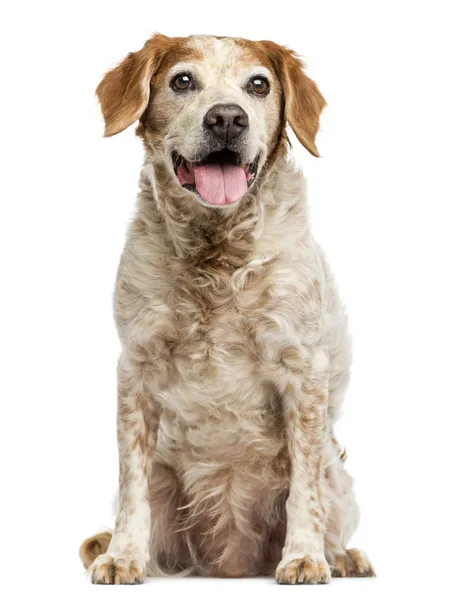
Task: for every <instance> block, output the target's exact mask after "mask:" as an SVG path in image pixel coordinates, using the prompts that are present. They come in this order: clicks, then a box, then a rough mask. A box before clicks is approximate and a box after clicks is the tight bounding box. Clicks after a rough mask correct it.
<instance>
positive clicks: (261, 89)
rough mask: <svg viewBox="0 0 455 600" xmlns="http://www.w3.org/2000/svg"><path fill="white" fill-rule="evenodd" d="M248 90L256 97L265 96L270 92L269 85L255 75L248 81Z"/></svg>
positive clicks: (266, 81)
mask: <svg viewBox="0 0 455 600" xmlns="http://www.w3.org/2000/svg"><path fill="white" fill-rule="evenodd" d="M248 89H249V91H251V92H253V93H254V94H257V95H258V96H266V95H267V94H268V93H269V91H270V83H269V82H268V80H267V79H266V78H265V77H260V76H259V75H256V76H255V77H252V78H251V79H250V82H249V84H248Z"/></svg>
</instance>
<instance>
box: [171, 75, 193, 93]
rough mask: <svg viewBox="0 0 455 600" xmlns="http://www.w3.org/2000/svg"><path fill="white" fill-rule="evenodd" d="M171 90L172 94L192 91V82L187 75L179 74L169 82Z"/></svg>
mask: <svg viewBox="0 0 455 600" xmlns="http://www.w3.org/2000/svg"><path fill="white" fill-rule="evenodd" d="M171 88H172V89H173V90H174V92H186V90H192V89H194V82H193V80H192V78H191V75H188V73H179V74H178V75H176V76H175V77H174V79H173V80H172V81H171Z"/></svg>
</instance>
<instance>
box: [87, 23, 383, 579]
mask: <svg viewBox="0 0 455 600" xmlns="http://www.w3.org/2000/svg"><path fill="white" fill-rule="evenodd" d="M97 95H98V98H99V101H100V104H101V109H102V113H103V116H104V120H105V135H106V136H112V135H116V134H117V133H119V132H121V131H122V130H124V129H126V128H127V127H129V126H130V125H132V124H133V123H135V122H136V121H139V124H138V127H137V130H136V132H137V134H138V135H139V137H140V138H141V139H142V141H143V144H144V147H145V161H144V165H143V168H142V171H141V177H140V193H139V196H138V204H137V211H136V214H135V217H134V219H133V221H132V223H131V225H130V227H129V231H128V235H127V240H126V245H125V248H124V252H123V255H122V257H121V260H120V266H119V271H118V277H117V282H116V291H115V320H116V326H117V329H118V334H119V338H120V341H121V345H122V352H121V356H120V359H119V363H118V372H117V380H118V427H117V430H118V447H119V460H120V487H119V496H118V508H117V517H116V522H115V529H114V531H113V533H109V532H104V533H101V534H99V535H96V536H94V537H92V538H90V539H88V540H86V541H85V542H84V543H83V545H82V547H81V549H80V556H81V558H82V561H83V563H84V566H85V567H86V569H88V573H89V575H90V578H91V581H92V582H93V583H95V584H132V583H142V582H143V581H144V578H145V577H146V575H155V574H190V573H193V574H198V575H205V576H216V577H242V576H243V577H244V576H254V575H266V574H272V573H275V577H276V580H277V581H278V583H281V584H299V583H307V584H319V583H328V582H329V581H330V579H331V577H332V576H338V577H345V576H373V575H374V571H373V567H372V566H371V564H370V562H369V560H368V558H367V557H366V555H365V554H364V553H363V552H361V551H360V550H356V549H347V544H348V541H349V538H350V537H351V535H352V533H353V532H354V530H355V528H356V526H357V523H358V518H359V511H358V507H357V504H356V501H355V498H354V495H353V489H352V479H351V477H350V475H349V474H348V473H347V472H346V470H345V466H344V459H345V452H344V450H343V449H342V448H341V447H340V446H339V444H338V442H337V440H336V438H335V435H334V423H335V421H336V419H337V417H338V413H339V408H340V405H341V403H342V400H343V396H344V394H345V391H346V388H347V385H348V379H349V368H350V361H351V356H350V341H349V336H348V333H347V326H346V315H345V312H344V308H343V306H342V304H341V301H340V299H339V296H338V293H337V290H336V287H335V285H334V281H333V278H332V275H331V273H330V270H329V268H328V266H327V263H326V261H325V259H324V256H323V254H322V252H321V250H320V248H319V246H318V245H317V244H316V242H315V241H314V239H313V237H312V235H311V232H310V229H309V223H308V216H307V202H306V192H305V184H304V180H303V176H302V174H301V173H300V172H299V171H298V170H297V169H296V167H295V166H294V164H293V162H292V160H291V158H290V156H289V148H290V144H289V140H288V137H287V133H286V126H287V124H289V125H290V127H291V128H292V129H293V131H294V133H295V135H296V137H297V139H298V140H299V142H301V143H302V144H303V146H304V147H305V148H306V149H307V150H308V151H309V152H310V153H311V154H312V155H314V156H319V154H318V150H317V147H316V142H315V138H316V134H317V132H318V128H319V119H320V115H321V112H322V110H323V109H324V107H325V100H324V98H323V97H322V95H321V93H320V91H319V89H318V87H317V86H316V84H315V83H314V82H313V81H312V80H311V79H310V78H309V77H308V76H307V75H306V74H305V70H304V65H303V63H302V62H301V60H300V59H299V58H298V56H297V55H296V54H295V53H294V52H293V51H291V50H289V49H287V48H285V47H282V46H280V45H278V44H275V43H273V42H270V41H259V42H252V41H248V40H245V39H238V38H228V37H213V36H203V35H200V36H199V35H198V36H190V37H188V38H169V37H166V36H163V35H159V34H157V35H154V36H153V37H152V38H151V39H150V40H148V41H147V42H146V44H145V45H144V47H143V48H142V49H141V50H140V51H138V52H134V53H132V54H129V55H128V56H127V58H126V59H125V60H124V61H123V62H122V63H121V64H120V65H119V66H117V67H116V68H114V69H113V70H111V71H110V72H108V73H107V74H106V75H105V77H104V79H103V80H102V81H101V83H100V85H99V86H98V88H97Z"/></svg>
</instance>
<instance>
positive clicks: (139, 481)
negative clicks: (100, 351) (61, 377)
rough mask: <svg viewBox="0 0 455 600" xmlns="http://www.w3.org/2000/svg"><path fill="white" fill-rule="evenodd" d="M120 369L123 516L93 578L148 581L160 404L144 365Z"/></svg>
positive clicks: (120, 501)
mask: <svg viewBox="0 0 455 600" xmlns="http://www.w3.org/2000/svg"><path fill="white" fill-rule="evenodd" d="M126 365H127V361H126V360H125V359H124V358H123V360H122V359H121V360H120V363H119V368H118V409H117V410H118V412H117V437H118V447H119V459H120V486H119V499H118V508H117V519H116V522H115V529H114V533H113V536H112V540H111V542H110V544H109V548H108V550H107V553H106V554H102V555H101V556H98V558H97V559H96V560H95V562H94V563H93V565H92V566H91V568H90V575H91V580H92V582H93V583H105V584H119V583H123V584H132V583H142V582H143V581H144V578H145V573H146V563H147V560H148V557H149V551H148V545H149V538H150V505H149V498H148V478H149V476H150V474H151V469H152V457H153V454H154V451H155V447H156V437H157V432H158V424H159V412H160V409H159V407H158V405H157V403H156V402H155V401H154V400H153V398H152V397H151V394H150V393H149V391H148V389H147V380H146V377H144V373H143V371H142V370H141V369H140V368H139V367H137V366H136V367H134V368H133V367H132V366H131V365H130V366H126Z"/></svg>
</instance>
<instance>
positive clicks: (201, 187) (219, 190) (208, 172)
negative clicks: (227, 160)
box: [194, 164, 248, 204]
mask: <svg viewBox="0 0 455 600" xmlns="http://www.w3.org/2000/svg"><path fill="white" fill-rule="evenodd" d="M194 178H195V180H196V187H197V191H198V192H199V193H200V195H201V196H202V197H203V198H204V200H205V201H206V202H207V203H208V204H233V203H234V202H237V200H240V198H241V197H242V196H244V195H245V194H246V192H247V189H248V185H247V181H246V174H245V171H244V170H243V169H242V167H239V166H235V165H218V164H207V165H199V166H196V167H194Z"/></svg>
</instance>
